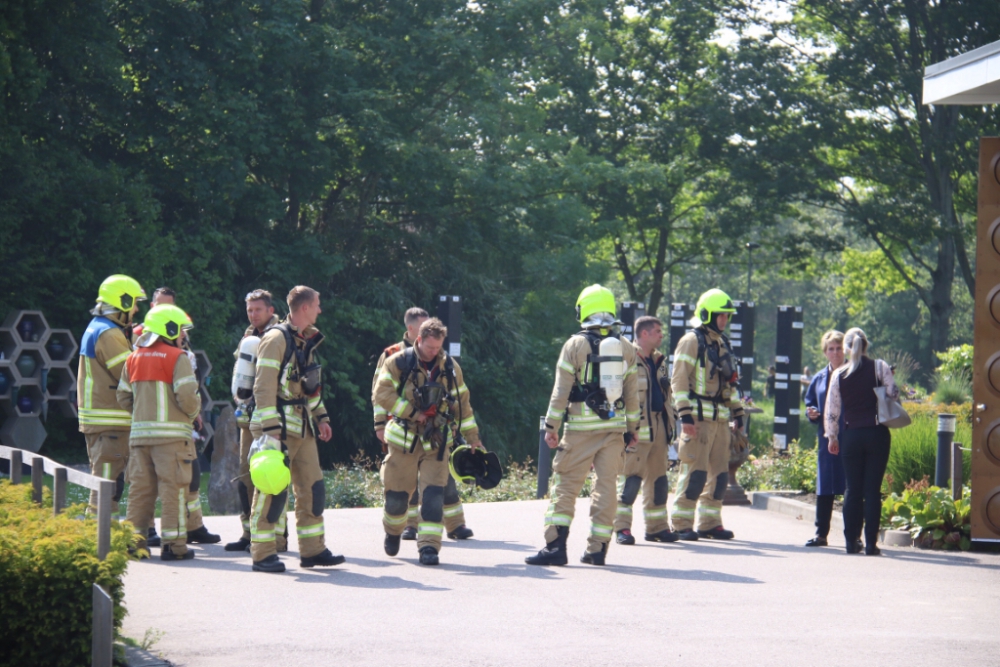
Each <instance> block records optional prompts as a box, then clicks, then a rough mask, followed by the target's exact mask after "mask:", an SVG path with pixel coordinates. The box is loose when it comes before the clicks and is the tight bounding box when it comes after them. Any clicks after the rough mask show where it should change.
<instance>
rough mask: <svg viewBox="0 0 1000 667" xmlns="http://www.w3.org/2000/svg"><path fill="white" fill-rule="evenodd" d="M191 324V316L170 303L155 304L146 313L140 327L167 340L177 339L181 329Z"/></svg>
mask: <svg viewBox="0 0 1000 667" xmlns="http://www.w3.org/2000/svg"><path fill="white" fill-rule="evenodd" d="M191 326H193V325H192V324H191V318H190V317H188V314H187V313H185V312H184V311H183V310H181V309H180V308H178V307H177V306H174V305H172V304H164V305H162V306H156V307H155V308H152V309H151V310H150V311H149V312H148V313H146V319H145V320H144V321H143V323H142V327H143V329H144V330H145V331H146V332H149V333H153V334H156V335H157V336H160V337H161V338H166V339H167V340H171V341H173V340H177V339H178V338H179V337H180V335H181V330H182V329H188V328H190V327H191Z"/></svg>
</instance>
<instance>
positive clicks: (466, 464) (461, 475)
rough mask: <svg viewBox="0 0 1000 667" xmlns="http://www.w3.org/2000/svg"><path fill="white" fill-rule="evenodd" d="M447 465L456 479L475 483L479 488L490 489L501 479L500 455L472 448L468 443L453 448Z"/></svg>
mask: <svg viewBox="0 0 1000 667" xmlns="http://www.w3.org/2000/svg"><path fill="white" fill-rule="evenodd" d="M448 467H449V468H451V475H452V477H454V478H455V480H456V481H458V482H465V483H466V484H475V485H477V486H478V487H479V488H480V489H492V488H494V487H495V486H496V485H497V484H499V483H500V480H501V479H503V468H501V467H500V457H498V456H497V455H496V454H494V453H493V452H487V451H486V450H485V449H473V448H472V447H469V446H468V445H462V446H461V447H456V448H455V451H453V452H452V453H451V458H450V459H449V461H448Z"/></svg>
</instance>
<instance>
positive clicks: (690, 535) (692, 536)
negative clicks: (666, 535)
mask: <svg viewBox="0 0 1000 667" xmlns="http://www.w3.org/2000/svg"><path fill="white" fill-rule="evenodd" d="M677 539H679V540H684V541H685V542H697V541H698V531H697V530H694V529H689V530H681V531H678V533H677Z"/></svg>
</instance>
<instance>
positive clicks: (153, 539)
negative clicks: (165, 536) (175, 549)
mask: <svg viewBox="0 0 1000 667" xmlns="http://www.w3.org/2000/svg"><path fill="white" fill-rule="evenodd" d="M146 546H147V547H158V546H160V536H159V535H157V534H156V526H153V527H151V528H150V529H149V530H147V531H146Z"/></svg>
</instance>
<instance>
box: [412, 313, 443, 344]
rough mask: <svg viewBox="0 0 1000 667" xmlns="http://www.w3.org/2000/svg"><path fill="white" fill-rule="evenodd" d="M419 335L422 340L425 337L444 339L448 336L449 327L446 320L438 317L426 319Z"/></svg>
mask: <svg viewBox="0 0 1000 667" xmlns="http://www.w3.org/2000/svg"><path fill="white" fill-rule="evenodd" d="M418 335H419V336H420V339H421V340H423V339H424V338H436V339H437V340H444V339H445V338H446V337H447V336H448V327H446V326H445V325H444V322H442V321H441V320H439V319H438V318H436V317H432V318H430V319H428V320H424V322H423V324H421V325H420V333H419V334H418Z"/></svg>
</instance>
